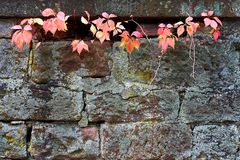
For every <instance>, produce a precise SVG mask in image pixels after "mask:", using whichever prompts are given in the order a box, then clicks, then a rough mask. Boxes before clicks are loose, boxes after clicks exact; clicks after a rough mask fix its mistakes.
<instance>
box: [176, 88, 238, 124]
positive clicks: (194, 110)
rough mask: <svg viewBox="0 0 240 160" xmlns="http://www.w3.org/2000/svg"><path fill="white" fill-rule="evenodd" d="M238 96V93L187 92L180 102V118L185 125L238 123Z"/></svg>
mask: <svg viewBox="0 0 240 160" xmlns="http://www.w3.org/2000/svg"><path fill="white" fill-rule="evenodd" d="M239 96H240V92H239V91H237V92H235V91H229V92H227V93H211V92H199V91H198V92H197V91H193V92H191V91H189V92H187V93H186V95H185V97H184V100H183V102H182V107H181V112H180V117H181V118H182V119H183V121H184V122H187V123H189V122H207V121H210V122H213V121H215V122H222V121H239V120H240V111H239V107H240V105H239V104H240V102H239Z"/></svg>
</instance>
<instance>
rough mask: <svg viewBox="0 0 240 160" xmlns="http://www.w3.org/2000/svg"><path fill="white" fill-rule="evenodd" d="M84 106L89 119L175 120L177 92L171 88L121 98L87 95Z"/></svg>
mask: <svg viewBox="0 0 240 160" xmlns="http://www.w3.org/2000/svg"><path fill="white" fill-rule="evenodd" d="M128 94H131V93H128ZM86 104H87V105H86V108H87V112H88V115H89V121H93V122H99V121H100V122H101V121H107V122H114V123H115V122H129V121H132V122H135V121H142V120H176V118H177V116H178V110H179V97H178V93H176V92H174V91H171V90H161V91H152V92H151V93H149V94H148V95H146V96H137V97H132V98H129V99H127V100H126V99H123V98H122V97H121V96H120V95H112V94H109V93H106V94H101V95H98V96H93V95H88V96H87V101H86Z"/></svg>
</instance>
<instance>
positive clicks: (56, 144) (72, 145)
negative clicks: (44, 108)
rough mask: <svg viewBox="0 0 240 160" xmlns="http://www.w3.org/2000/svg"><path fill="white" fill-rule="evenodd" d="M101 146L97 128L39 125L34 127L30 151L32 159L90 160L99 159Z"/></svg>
mask: <svg viewBox="0 0 240 160" xmlns="http://www.w3.org/2000/svg"><path fill="white" fill-rule="evenodd" d="M99 145H100V142H99V131H98V128H96V127H88V128H80V127H79V126H78V125H77V124H59V123H58V124H48V123H38V124H34V125H33V130H32V139H31V142H30V146H29V149H28V151H29V153H30V156H31V158H33V159H38V160H50V159H55V160H60V159H66V160H70V159H89V160H90V159H97V157H99V155H100V150H99V148H100V147H99Z"/></svg>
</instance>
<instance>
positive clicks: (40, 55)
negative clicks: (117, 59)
mask: <svg viewBox="0 0 240 160" xmlns="http://www.w3.org/2000/svg"><path fill="white" fill-rule="evenodd" d="M93 46H94V47H93ZM89 48H90V51H89V52H85V53H82V54H81V55H80V56H79V55H78V54H77V53H72V50H71V44H70V42H68V41H59V42H44V43H42V44H41V46H40V47H39V48H38V49H37V50H35V51H34V52H33V57H34V59H33V63H32V67H31V68H32V75H31V79H32V80H33V81H34V82H36V83H48V82H50V81H60V82H61V81H62V82H63V83H66V84H67V83H68V82H67V80H68V79H67V78H69V79H73V78H74V77H73V76H77V77H75V78H78V77H82V76H84V77H85V76H88V77H89V76H90V77H101V76H106V75H109V74H110V73H109V68H108V62H107V61H108V59H107V53H108V52H109V51H110V46H109V43H106V44H104V45H100V43H98V42H95V43H94V44H89ZM66 77H67V78H66Z"/></svg>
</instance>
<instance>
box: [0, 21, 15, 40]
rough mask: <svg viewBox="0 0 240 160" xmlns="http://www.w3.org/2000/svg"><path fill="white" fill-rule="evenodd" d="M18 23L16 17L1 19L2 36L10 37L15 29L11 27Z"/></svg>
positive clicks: (0, 30) (0, 31)
mask: <svg viewBox="0 0 240 160" xmlns="http://www.w3.org/2000/svg"><path fill="white" fill-rule="evenodd" d="M16 23H17V20H16V19H0V38H10V37H11V33H12V31H13V30H12V29H11V27H12V26H14V25H16Z"/></svg>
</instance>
